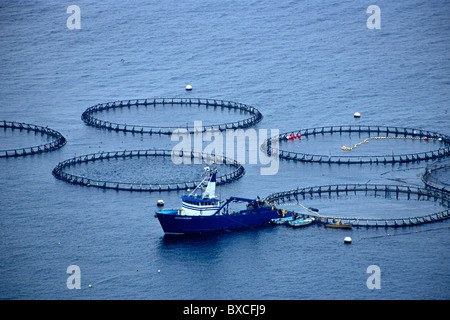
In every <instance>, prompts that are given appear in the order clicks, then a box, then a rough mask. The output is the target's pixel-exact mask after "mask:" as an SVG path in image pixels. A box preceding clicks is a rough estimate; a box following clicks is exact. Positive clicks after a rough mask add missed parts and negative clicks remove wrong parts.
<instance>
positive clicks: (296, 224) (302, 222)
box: [288, 218, 314, 227]
mask: <svg viewBox="0 0 450 320" xmlns="http://www.w3.org/2000/svg"><path fill="white" fill-rule="evenodd" d="M313 221H314V219H312V218H308V219H299V220H291V221H289V222H288V223H289V225H290V226H291V227H302V226H307V225H309V224H311V223H313Z"/></svg>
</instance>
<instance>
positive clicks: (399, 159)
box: [261, 125, 450, 164]
mask: <svg viewBox="0 0 450 320" xmlns="http://www.w3.org/2000/svg"><path fill="white" fill-rule="evenodd" d="M344 133H349V134H351V133H358V134H361V133H365V134H368V135H369V139H366V140H364V141H362V142H360V143H358V144H356V145H354V146H353V147H345V146H344V147H342V148H341V149H342V150H345V151H351V150H352V149H354V148H356V147H357V146H359V145H361V144H362V143H366V142H368V141H369V140H370V139H379V140H381V139H414V140H424V141H429V140H437V141H439V142H440V143H441V144H443V147H440V148H438V149H436V150H432V151H427V152H418V153H409V154H396V155H394V154H392V155H373V156H372V155H320V154H307V153H302V152H295V151H287V150H281V148H274V147H272V145H273V143H272V141H273V139H278V142H282V141H286V140H287V141H289V140H296V139H302V138H303V137H308V136H316V135H324V134H330V135H333V134H344ZM261 149H262V150H263V151H265V152H267V153H271V154H273V153H278V156H279V157H280V158H281V159H286V160H292V161H299V162H315V163H330V164H331V163H334V164H387V163H405V162H414V161H423V160H434V159H438V158H443V157H446V156H449V155H450V137H449V136H446V135H443V134H440V133H436V132H430V131H425V130H420V129H412V128H400V127H384V126H360V125H358V126H351V125H349V126H328V127H318V128H310V129H302V130H299V131H292V132H286V133H283V134H279V135H278V136H276V137H271V138H270V139H267V140H266V141H265V142H264V143H263V144H262V146H261Z"/></svg>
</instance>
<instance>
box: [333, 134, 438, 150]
mask: <svg viewBox="0 0 450 320" xmlns="http://www.w3.org/2000/svg"><path fill="white" fill-rule="evenodd" d="M383 139H410V140H424V141H428V140H438V141H441V140H442V139H441V138H428V137H423V138H422V137H420V138H415V137H370V138H367V139H364V140H363V141H361V142H358V143H357V144H355V145H354V146H353V147H346V146H342V148H341V149H342V150H345V151H352V150H353V149H355V148H356V147H358V146H360V145H362V144H364V143H369V141H370V140H383Z"/></svg>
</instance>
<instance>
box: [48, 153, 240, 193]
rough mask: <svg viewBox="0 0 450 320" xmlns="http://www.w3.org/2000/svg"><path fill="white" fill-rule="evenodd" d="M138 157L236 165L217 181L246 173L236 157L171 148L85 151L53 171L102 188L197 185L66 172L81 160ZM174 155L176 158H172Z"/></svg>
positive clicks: (174, 188)
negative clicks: (103, 177)
mask: <svg viewBox="0 0 450 320" xmlns="http://www.w3.org/2000/svg"><path fill="white" fill-rule="evenodd" d="M133 157H136V158H139V157H169V158H171V157H178V158H179V159H181V160H187V161H188V163H191V162H189V161H192V160H193V161H194V163H196V162H195V161H196V159H197V161H198V162H197V163H202V162H201V161H204V162H206V163H209V164H224V165H229V166H232V167H233V168H234V169H233V171H232V172H231V173H228V174H225V175H221V176H219V175H218V176H217V184H218V185H220V184H225V183H229V182H232V181H235V180H237V179H239V178H241V177H242V176H243V175H244V174H245V169H244V167H243V166H242V165H241V164H240V163H238V162H237V161H235V160H232V159H228V158H225V157H216V156H214V155H210V154H204V153H195V152H186V151H184V152H182V154H180V152H174V151H172V150H153V149H152V150H132V151H112V152H101V153H93V154H87V155H82V156H78V157H74V158H72V159H67V160H65V161H63V162H60V163H59V164H58V165H57V166H56V167H55V168H54V169H53V171H52V173H53V175H54V176H55V177H56V178H57V179H60V180H63V181H67V182H70V183H72V184H77V185H82V186H87V187H97V188H102V189H113V190H126V191H150V192H152V191H178V190H187V189H191V188H192V189H193V188H195V187H196V186H197V185H198V184H199V183H200V181H187V182H177V183H132V182H120V181H108V180H97V179H93V178H89V177H84V176H79V175H75V174H72V173H69V172H67V170H66V169H68V168H69V167H71V166H74V165H76V164H81V163H87V162H93V161H97V160H105V159H126V158H133ZM172 159H173V158H172Z"/></svg>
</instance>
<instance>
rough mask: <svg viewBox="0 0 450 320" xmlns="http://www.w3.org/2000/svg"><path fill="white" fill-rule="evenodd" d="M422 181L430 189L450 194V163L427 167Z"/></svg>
mask: <svg viewBox="0 0 450 320" xmlns="http://www.w3.org/2000/svg"><path fill="white" fill-rule="evenodd" d="M422 181H423V182H424V183H425V185H426V186H427V187H429V188H432V189H436V190H441V191H443V192H450V161H446V163H436V164H433V165H430V166H427V168H426V169H425V172H424V173H423V175H422Z"/></svg>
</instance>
